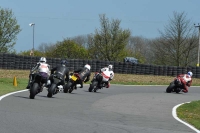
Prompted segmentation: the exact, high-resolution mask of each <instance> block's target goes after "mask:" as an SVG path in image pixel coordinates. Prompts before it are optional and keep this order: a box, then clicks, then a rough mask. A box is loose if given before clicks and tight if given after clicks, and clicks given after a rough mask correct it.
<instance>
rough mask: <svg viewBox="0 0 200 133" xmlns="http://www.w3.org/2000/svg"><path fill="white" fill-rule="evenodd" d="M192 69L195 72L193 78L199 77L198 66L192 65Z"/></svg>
mask: <svg viewBox="0 0 200 133" xmlns="http://www.w3.org/2000/svg"><path fill="white" fill-rule="evenodd" d="M191 71H192V73H193V76H192V77H193V78H197V67H191Z"/></svg>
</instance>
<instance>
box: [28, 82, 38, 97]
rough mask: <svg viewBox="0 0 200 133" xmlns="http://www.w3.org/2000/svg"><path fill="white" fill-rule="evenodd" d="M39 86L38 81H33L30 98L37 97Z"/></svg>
mask: <svg viewBox="0 0 200 133" xmlns="http://www.w3.org/2000/svg"><path fill="white" fill-rule="evenodd" d="M38 88H39V84H38V83H33V85H32V86H31V88H30V95H29V98H30V99H34V98H35V95H36V94H37V93H38Z"/></svg>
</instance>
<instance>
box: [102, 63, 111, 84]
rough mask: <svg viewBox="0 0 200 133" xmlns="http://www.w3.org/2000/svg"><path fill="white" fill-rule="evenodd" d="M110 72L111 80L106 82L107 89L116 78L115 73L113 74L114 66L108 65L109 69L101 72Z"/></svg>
mask: <svg viewBox="0 0 200 133" xmlns="http://www.w3.org/2000/svg"><path fill="white" fill-rule="evenodd" d="M105 71H108V72H109V73H110V78H109V80H108V81H107V82H106V88H109V87H110V82H109V81H111V80H112V79H113V78H114V72H113V65H108V67H104V68H102V69H101V70H100V72H101V73H102V72H105Z"/></svg>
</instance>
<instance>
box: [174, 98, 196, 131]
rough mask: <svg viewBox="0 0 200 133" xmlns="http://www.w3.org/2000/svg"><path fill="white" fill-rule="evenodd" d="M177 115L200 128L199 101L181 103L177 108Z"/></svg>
mask: <svg viewBox="0 0 200 133" xmlns="http://www.w3.org/2000/svg"><path fill="white" fill-rule="evenodd" d="M177 116H178V117H179V118H180V119H182V120H183V121H185V122H187V123H190V124H191V125H193V126H194V127H195V128H197V129H198V130H200V101H192V102H191V103H185V104H183V105H181V106H180V107H178V108H177Z"/></svg>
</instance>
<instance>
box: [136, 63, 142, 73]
mask: <svg viewBox="0 0 200 133" xmlns="http://www.w3.org/2000/svg"><path fill="white" fill-rule="evenodd" d="M140 73H141V65H140V64H137V66H136V74H140Z"/></svg>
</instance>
